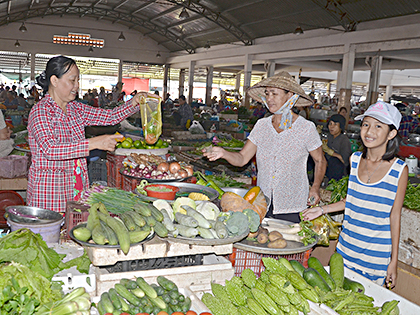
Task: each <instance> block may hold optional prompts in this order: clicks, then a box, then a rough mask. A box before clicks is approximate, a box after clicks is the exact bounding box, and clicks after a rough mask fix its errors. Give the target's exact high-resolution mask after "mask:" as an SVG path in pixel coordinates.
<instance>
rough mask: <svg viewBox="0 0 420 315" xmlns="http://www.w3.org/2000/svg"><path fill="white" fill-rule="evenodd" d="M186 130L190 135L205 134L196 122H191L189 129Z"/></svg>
mask: <svg viewBox="0 0 420 315" xmlns="http://www.w3.org/2000/svg"><path fill="white" fill-rule="evenodd" d="M188 130H189V132H191V133H192V134H204V133H206V132H205V131H204V128H203V126H201V124H200V123H199V122H198V121H197V120H193V122H192V124H191V126H190V128H188Z"/></svg>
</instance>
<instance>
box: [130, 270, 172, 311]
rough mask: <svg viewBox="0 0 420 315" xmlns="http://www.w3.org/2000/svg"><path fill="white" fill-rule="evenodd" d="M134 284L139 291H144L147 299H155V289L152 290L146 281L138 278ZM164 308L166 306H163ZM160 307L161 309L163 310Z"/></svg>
mask: <svg viewBox="0 0 420 315" xmlns="http://www.w3.org/2000/svg"><path fill="white" fill-rule="evenodd" d="M136 283H137V285H138V286H139V288H140V289H142V290H143V291H144V293H145V294H146V295H147V296H148V297H149V298H151V299H152V298H153V299H154V298H156V297H157V293H156V291H155V289H153V288H152V286H150V285H149V284H148V283H147V282H146V280H144V279H143V278H142V277H138V278H137V279H136ZM165 307H166V306H165ZM165 307H162V308H165Z"/></svg>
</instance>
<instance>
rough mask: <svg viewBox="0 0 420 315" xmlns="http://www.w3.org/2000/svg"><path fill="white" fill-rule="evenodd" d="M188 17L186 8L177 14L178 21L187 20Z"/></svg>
mask: <svg viewBox="0 0 420 315" xmlns="http://www.w3.org/2000/svg"><path fill="white" fill-rule="evenodd" d="M189 17H190V15H189V14H188V12H187V9H186V8H183V9H182V11H181V13H180V14H179V18H180V19H188V18H189Z"/></svg>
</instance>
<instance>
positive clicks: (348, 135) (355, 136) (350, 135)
mask: <svg viewBox="0 0 420 315" xmlns="http://www.w3.org/2000/svg"><path fill="white" fill-rule="evenodd" d="M346 135H347V137H348V138H349V139H359V138H360V134H358V133H347V134H346Z"/></svg>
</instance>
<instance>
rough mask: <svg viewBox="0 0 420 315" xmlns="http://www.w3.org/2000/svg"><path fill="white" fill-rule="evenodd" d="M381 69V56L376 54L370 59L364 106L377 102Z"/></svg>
mask: <svg viewBox="0 0 420 315" xmlns="http://www.w3.org/2000/svg"><path fill="white" fill-rule="evenodd" d="M381 69H382V56H380V52H378V53H377V54H376V55H375V56H373V57H372V59H371V63H370V77H369V90H368V93H367V96H366V105H367V106H369V105H371V104H374V103H376V101H377V100H378V94H379V92H378V88H379V79H380V76H381Z"/></svg>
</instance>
